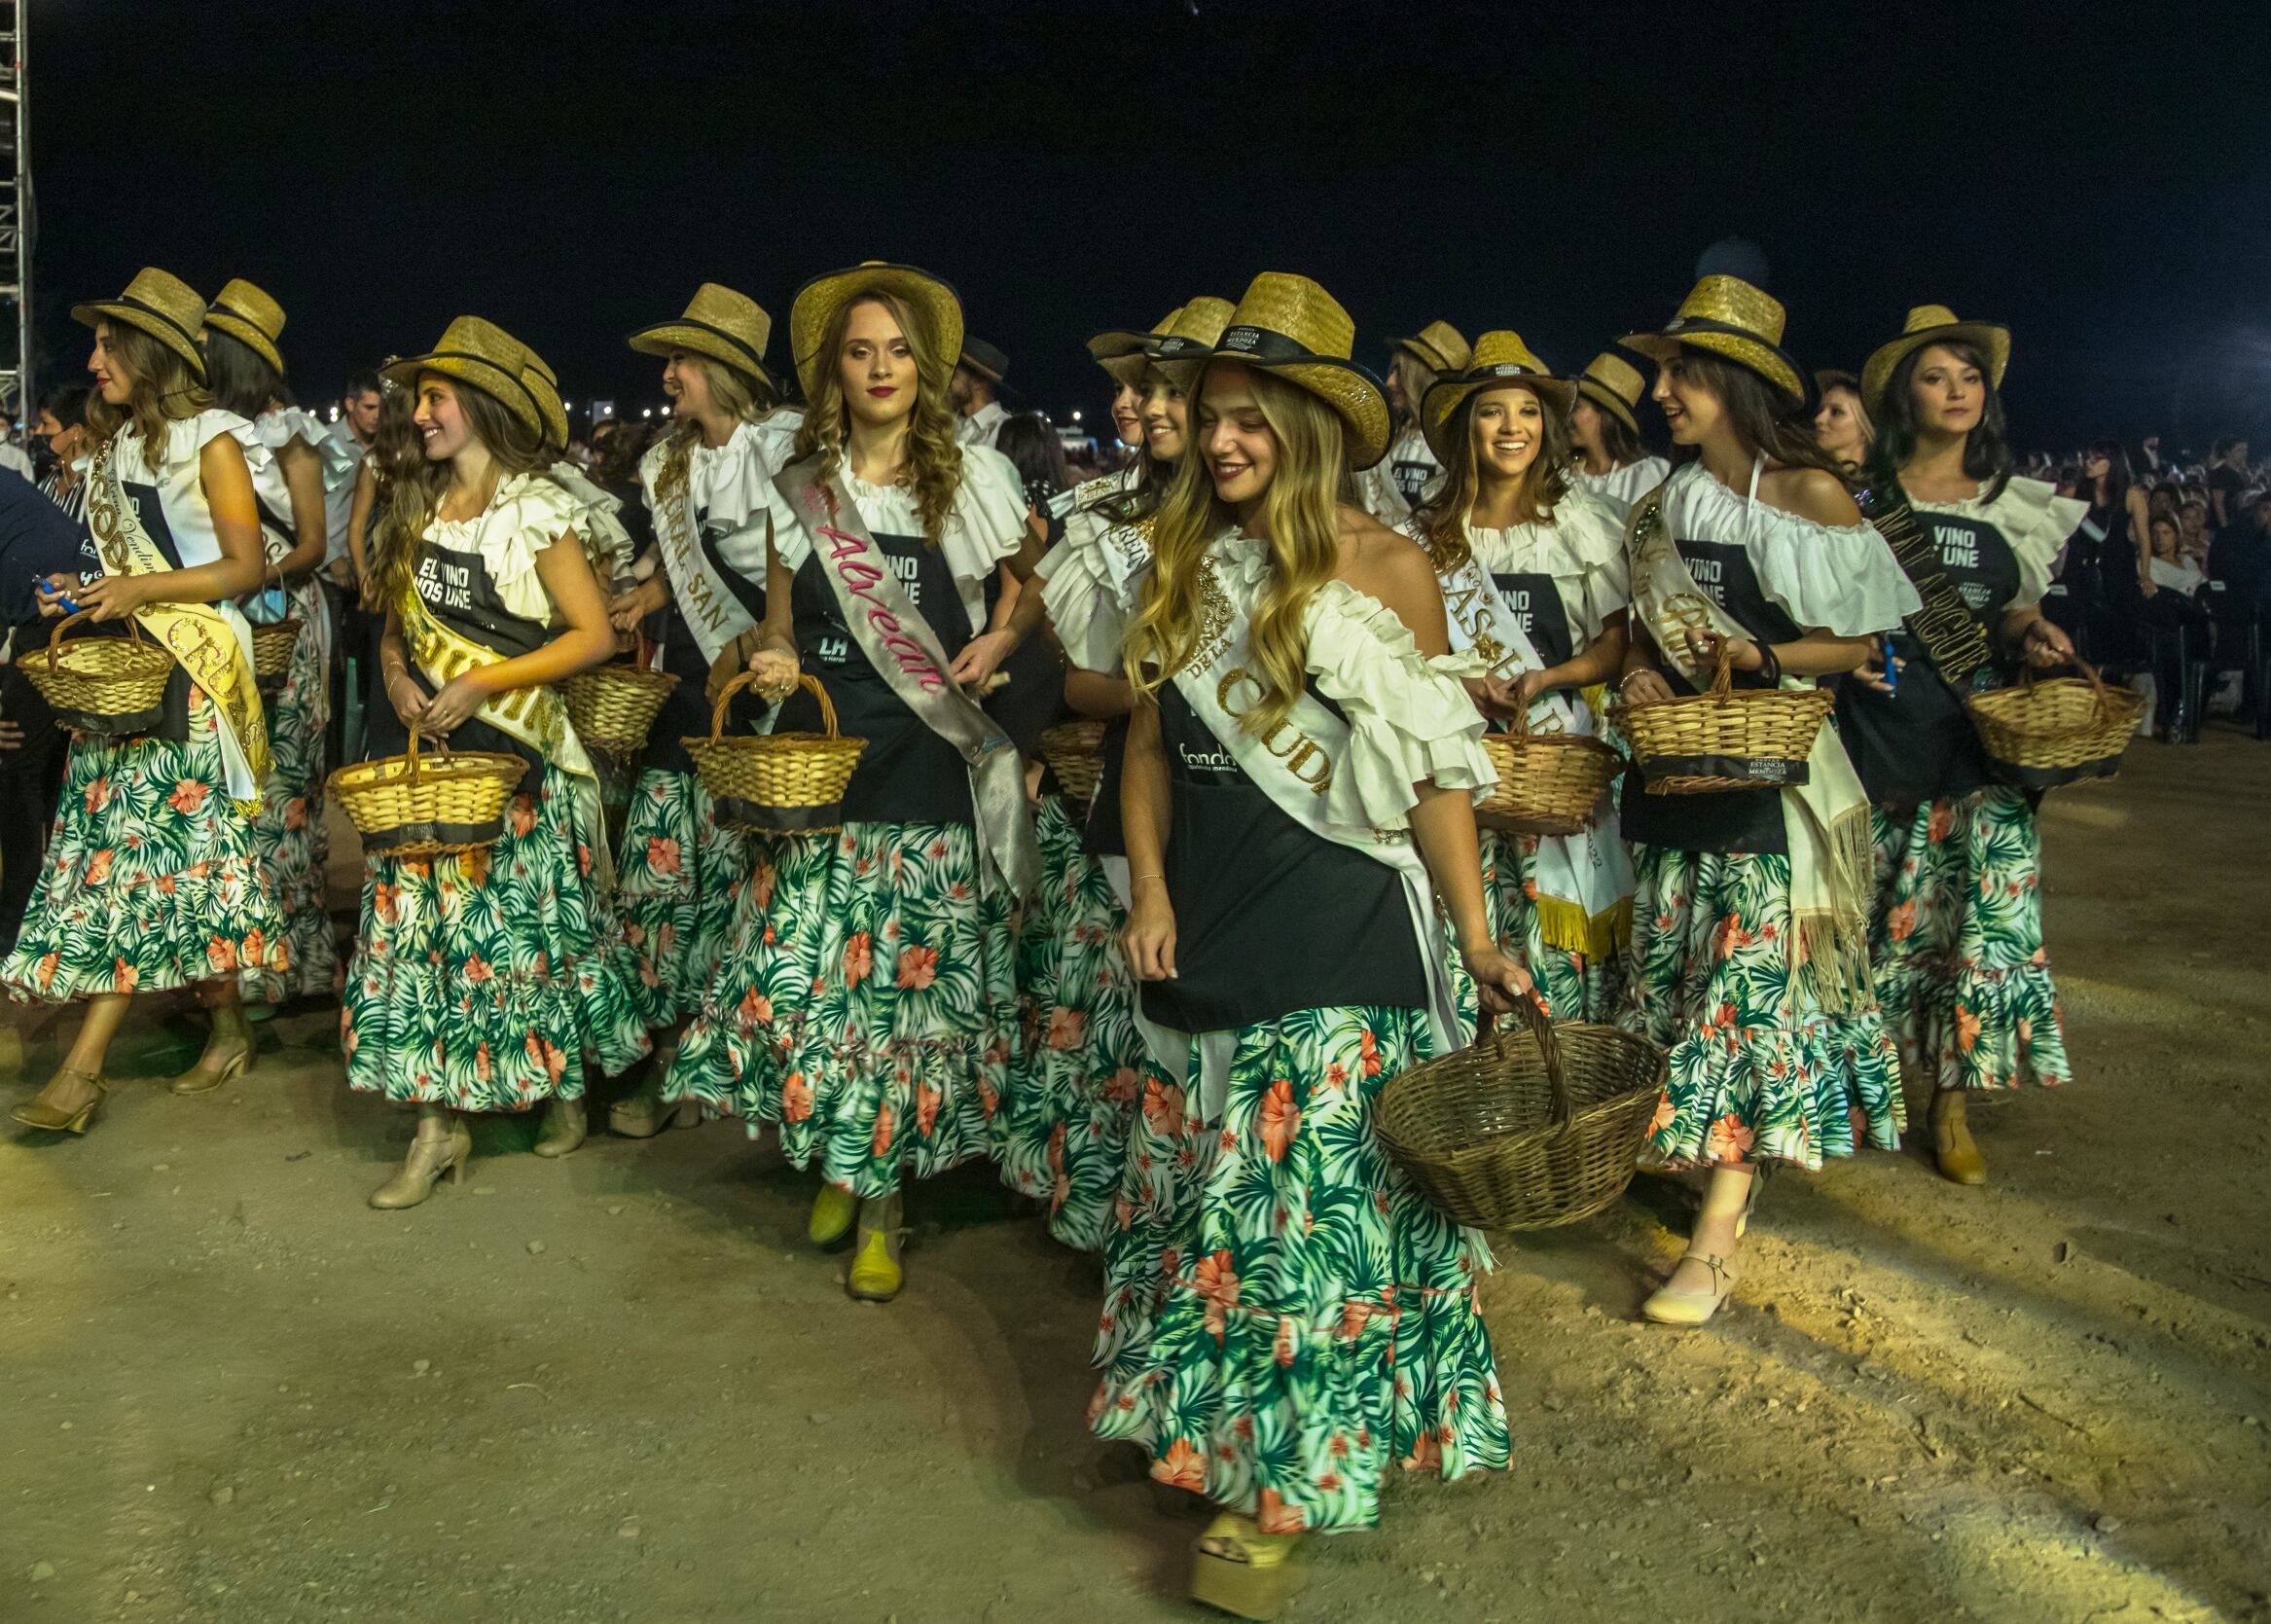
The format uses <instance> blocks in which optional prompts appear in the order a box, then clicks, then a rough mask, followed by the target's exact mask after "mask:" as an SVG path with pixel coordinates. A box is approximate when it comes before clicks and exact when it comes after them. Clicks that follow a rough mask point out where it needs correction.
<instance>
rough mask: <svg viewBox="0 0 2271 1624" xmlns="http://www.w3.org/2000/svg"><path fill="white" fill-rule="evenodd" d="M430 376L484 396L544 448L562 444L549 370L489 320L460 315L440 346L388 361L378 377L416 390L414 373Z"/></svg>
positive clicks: (561, 420)
mask: <svg viewBox="0 0 2271 1624" xmlns="http://www.w3.org/2000/svg"><path fill="white" fill-rule="evenodd" d="M427 372H435V373H440V374H441V375H442V376H443V377H444V378H449V379H455V380H457V381H458V382H460V383H468V384H471V385H472V386H473V387H474V388H476V389H479V390H480V391H481V392H482V393H483V394H485V395H487V396H488V397H489V398H490V399H491V400H493V401H495V402H496V403H497V404H498V405H500V406H502V407H503V408H504V409H505V410H506V411H507V412H510V413H511V414H512V415H513V416H514V417H515V418H516V419H517V420H518V421H519V422H520V423H521V424H522V425H523V427H525V428H526V429H527V430H528V432H529V433H530V434H533V435H534V436H535V437H536V439H537V441H538V443H539V444H540V445H546V446H549V445H551V444H552V443H553V440H554V437H555V434H556V433H557V435H558V437H559V441H560V442H561V443H562V444H564V443H565V442H566V440H567V415H566V413H565V411H564V410H562V409H561V408H560V406H559V391H558V390H557V389H555V388H554V387H553V386H552V384H551V382H550V381H549V379H551V377H552V370H551V369H550V368H549V367H547V366H545V364H544V363H543V361H542V360H540V359H538V357H537V356H536V354H535V352H534V351H532V350H531V349H529V347H528V346H527V345H526V344H524V343H522V342H521V341H520V340H519V339H516V338H514V337H513V335H512V334H510V333H508V332H506V331H505V330H504V329H503V328H501V327H499V326H497V325H496V324H495V323H494V322H490V321H484V320H482V319H481V317H479V316H459V317H458V318H457V319H456V320H455V321H452V322H451V324H450V329H449V331H448V332H446V333H444V334H443V335H442V342H441V343H438V344H436V345H435V346H434V347H433V348H432V349H430V350H428V351H427V352H426V353H425V354H423V355H411V356H406V357H405V358H403V359H402V360H399V361H395V362H392V363H390V364H389V365H388V366H387V367H386V368H385V369H384V370H383V371H382V372H381V373H380V375H379V376H380V377H382V378H386V379H392V380H393V381H394V382H397V383H403V384H408V385H410V386H412V387H414V388H415V386H416V384H417V379H418V374H420V373H427Z"/></svg>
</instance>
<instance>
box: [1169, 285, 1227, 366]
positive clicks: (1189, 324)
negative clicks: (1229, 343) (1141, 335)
mask: <svg viewBox="0 0 2271 1624" xmlns="http://www.w3.org/2000/svg"><path fill="white" fill-rule="evenodd" d="M1237 308H1238V307H1237V306H1235V305H1233V304H1231V302H1230V301H1229V300H1227V299H1216V298H1214V297H1212V296H1211V295H1209V294H1201V295H1200V296H1199V297H1198V298H1196V299H1194V300H1192V301H1191V302H1190V303H1189V304H1188V305H1185V306H1184V307H1182V308H1181V309H1179V310H1177V311H1176V312H1175V314H1174V319H1173V320H1172V321H1171V322H1169V323H1168V326H1167V331H1166V332H1164V333H1162V334H1160V335H1159V342H1158V343H1155V344H1153V345H1152V346H1151V355H1150V358H1151V359H1152V360H1153V361H1155V362H1157V363H1158V364H1159V365H1160V366H1162V367H1165V368H1167V369H1168V370H1169V371H1170V373H1171V374H1183V373H1187V372H1188V371H1189V367H1190V364H1192V363H1196V362H1200V361H1204V360H1206V359H1207V356H1208V353H1209V352H1211V351H1212V349H1213V348H1214V346H1215V345H1216V344H1217V343H1221V341H1222V330H1223V329H1224V328H1226V327H1228V326H1229V325H1230V318H1231V316H1232V315H1233V314H1235V313H1236V311H1237Z"/></svg>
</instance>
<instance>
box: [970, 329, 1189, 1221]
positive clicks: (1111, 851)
mask: <svg viewBox="0 0 2271 1624" xmlns="http://www.w3.org/2000/svg"><path fill="white" fill-rule="evenodd" d="M1230 309H1231V306H1230V301H1229V300H1227V299H1212V298H1206V297H1202V298H1198V299H1194V300H1192V301H1191V302H1190V303H1189V304H1187V305H1185V306H1183V307H1181V308H1179V309H1177V310H1175V311H1174V312H1173V313H1172V314H1171V315H1170V316H1168V317H1167V318H1166V319H1165V320H1164V321H1162V322H1161V323H1160V325H1159V327H1158V328H1157V329H1155V330H1153V331H1151V332H1148V333H1132V332H1117V333H1105V334H1100V335H1099V336H1098V337H1097V338H1094V339H1091V340H1090V341H1089V349H1090V352H1091V353H1092V354H1094V355H1096V356H1097V358H1098V361H1099V364H1100V365H1101V366H1102V367H1103V368H1104V370H1105V371H1106V372H1107V373H1109V374H1111V375H1112V377H1113V378H1114V379H1115V380H1120V379H1133V380H1134V382H1135V385H1137V395H1138V399H1139V402H1140V406H1139V410H1140V413H1141V417H1142V423H1143V429H1142V440H1143V451H1142V455H1141V456H1139V457H1138V458H1137V459H1136V460H1135V463H1134V464H1133V465H1132V466H1131V467H1130V468H1128V469H1126V470H1123V471H1122V472H1121V473H1119V474H1114V475H1107V476H1106V477H1105V478H1103V479H1099V480H1093V481H1091V482H1089V483H1088V484H1087V485H1085V486H1082V487H1080V488H1079V490H1078V491H1077V492H1076V496H1077V501H1076V503H1075V506H1074V507H1073V510H1072V512H1071V513H1070V514H1069V515H1067V516H1066V518H1065V521H1064V536H1063V540H1062V541H1060V542H1059V543H1058V544H1057V545H1056V546H1055V547H1054V548H1052V549H1050V551H1049V553H1048V555H1047V556H1046V557H1045V558H1043V559H1041V562H1040V564H1039V566H1038V568H1037V570H1036V572H1035V573H1036V574H1037V575H1038V576H1039V577H1040V579H1041V581H1042V583H1043V586H1042V590H1041V591H1040V592H1039V593H1036V594H1034V595H1032V596H1031V599H1030V600H1029V602H1028V600H1027V599H1025V598H1021V599H1020V600H1019V604H1018V610H1017V615H1016V618H1015V619H1014V620H1013V622H1012V624H1013V625H1018V626H1020V629H1021V631H1022V630H1023V625H1024V624H1025V623H1027V617H1030V618H1031V620H1033V621H1037V620H1038V618H1039V611H1040V610H1041V608H1042V607H1043V606H1044V604H1045V606H1046V610H1047V614H1048V618H1049V621H1050V624H1051V626H1052V627H1053V629H1054V630H1055V632H1056V633H1057V635H1058V637H1059V639H1060V640H1061V641H1062V642H1063V646H1064V652H1065V656H1066V659H1067V662H1068V668H1067V669H1066V671H1065V676H1064V695H1065V699H1066V702H1067V703H1068V704H1070V705H1071V707H1072V708H1073V709H1074V710H1075V711H1077V712H1079V713H1080V714H1081V715H1083V716H1089V717H1096V718H1100V719H1101V720H1102V721H1103V722H1104V724H1105V725H1104V734H1103V740H1102V742H1101V746H1100V750H1101V756H1102V760H1101V762H1100V764H1099V771H1098V774H1097V780H1096V789H1095V793H1094V794H1093V796H1092V797H1091V799H1090V803H1089V806H1088V809H1087V818H1086V822H1085V824H1084V823H1082V822H1080V821H1078V820H1077V816H1078V812H1079V809H1078V808H1077V807H1070V806H1067V805H1066V804H1065V802H1064V801H1063V798H1062V797H1061V796H1051V795H1044V796H1043V797H1042V798H1041V802H1040V806H1039V810H1038V812H1037V814H1036V816H1035V818H1034V825H1035V828H1036V831H1037V833H1038V836H1039V841H1040V848H1041V886H1040V891H1039V894H1038V895H1037V896H1036V897H1035V898H1034V901H1033V905H1032V907H1031V908H1030V909H1028V910H1027V932H1026V934H1027V940H1028V941H1033V942H1037V944H1038V949H1039V963H1038V965H1037V968H1035V969H1034V973H1032V974H1031V975H1030V976H1029V977H1028V978H1027V979H1026V984H1025V985H1024V986H1022V987H1021V989H1020V991H1021V993H1022V994H1023V995H1024V997H1025V1000H1026V1003H1027V1007H1028V1008H1029V1009H1031V1010H1032V1011H1033V1015H1032V1017H1029V1018H1030V1019H1034V1020H1036V1021H1037V1023H1038V1025H1039V1032H1038V1034H1037V1042H1036V1043H1035V1045H1034V1047H1035V1049H1036V1051H1037V1052H1036V1053H1035V1055H1034V1057H1033V1065H1032V1067H1031V1071H1030V1074H1029V1076H1028V1078H1027V1080H1026V1081H1025V1083H1024V1084H1023V1085H1022V1086H1021V1087H1020V1089H1019V1090H1018V1092H1017V1093H1016V1094H1015V1095H1014V1096H1013V1097H1012V1100H1011V1102H1010V1105H1011V1108H1010V1110H1009V1111H1008V1113H1007V1121H1006V1123H1005V1124H1004V1126H1003V1129H1002V1132H1001V1136H1000V1137H1001V1151H1000V1154H1001V1173H1002V1179H1003V1181H1004V1182H1005V1183H1007V1184H1009V1185H1010V1187H1011V1188H1013V1189H1018V1190H1022V1191H1024V1192H1026V1193H1027V1194H1030V1195H1034V1196H1041V1197H1045V1198H1046V1199H1047V1200H1048V1202H1049V1232H1050V1233H1051V1234H1052V1235H1054V1236H1055V1237H1056V1238H1057V1239H1058V1240H1060V1241H1062V1242H1063V1243H1064V1244H1065V1245H1069V1246H1076V1247H1078V1248H1080V1249H1081V1250H1083V1251H1097V1250H1099V1249H1101V1247H1102V1246H1103V1245H1104V1239H1105V1237H1106V1235H1107V1234H1108V1233H1109V1231H1110V1230H1111V1228H1112V1226H1113V1224H1114V1222H1115V1209H1116V1207H1117V1203H1118V1201H1119V1198H1120V1196H1121V1195H1122V1193H1123V1192H1122V1175H1123V1172H1124V1170H1125V1168H1126V1166H1127V1163H1128V1158H1129V1155H1130V1154H1131V1138H1130V1136H1131V1135H1132V1134H1133V1135H1134V1136H1135V1141H1134V1151H1133V1153H1134V1155H1135V1157H1136V1158H1138V1159H1139V1160H1141V1159H1144V1158H1145V1157H1146V1156H1147V1153H1148V1150H1149V1149H1154V1148H1158V1147H1156V1146H1149V1145H1147V1142H1146V1137H1145V1131H1144V1125H1143V1118H1142V1113H1141V1111H1140V1110H1139V1109H1138V1106H1139V1105H1140V1103H1141V1101H1142V1096H1143V1084H1144V1076H1145V1066H1146V1064H1147V1062H1146V1055H1147V1051H1146V1049H1145V1046H1144V1042H1143V1038H1142V1035H1141V1034H1140V1032H1139V1031H1138V1030H1137V1028H1136V1017H1135V987H1134V983H1133V981H1132V979H1131V978H1130V976H1129V974H1128V963H1127V959H1126V957H1125V956H1123V955H1122V953H1121V952H1120V927H1121V925H1122V924H1123V923H1125V922H1126V920H1127V909H1128V858H1127V853H1126V847H1125V845H1124V843H1123V842H1122V840H1121V836H1120V764H1121V758H1122V755H1123V753H1124V751H1125V749H1126V747H1127V741H1128V714H1129V711H1130V710H1131V708H1132V707H1133V705H1134V701H1135V690H1134V689H1132V688H1131V687H1130V686H1129V685H1128V678H1127V675H1126V672H1125V669H1124V668H1123V667H1122V664H1121V659H1120V640H1121V637H1122V635H1123V634H1124V633H1125V632H1126V630H1127V619H1128V615H1129V613H1130V612H1131V611H1132V608H1133V604H1132V602H1131V600H1130V598H1129V595H1128V594H1129V591H1130V589H1131V588H1132V587H1133V585H1134V583H1135V579H1136V578H1137V576H1138V575H1139V573H1140V571H1141V570H1142V568H1143V566H1144V565H1145V564H1147V563H1149V562H1150V559H1151V543H1150V538H1149V535H1148V533H1147V531H1146V530H1145V528H1144V523H1143V522H1144V520H1145V519H1147V518H1148V517H1149V516H1150V514H1151V513H1152V512H1153V510H1154V509H1156V507H1157V506H1158V503H1159V496H1160V492H1161V490H1162V489H1163V488H1164V487H1165V486H1166V484H1167V482H1168V481H1170V480H1172V478H1173V477H1174V470H1175V467H1176V465H1177V463H1178V462H1179V461H1180V460H1181V458H1182V456H1183V450H1184V446H1185V443H1186V437H1187V435H1188V432H1189V426H1190V424H1189V411H1188V402H1187V400H1186V395H1185V391H1186V390H1187V389H1188V388H1189V387H1190V384H1191V381H1192V378H1191V373H1192V371H1193V369H1194V367H1195V363H1193V362H1191V361H1188V360H1177V359H1176V358H1175V357H1177V356H1179V355H1188V354H1191V353H1194V352H1200V351H1204V349H1206V348H1207V347H1208V346H1209V345H1211V344H1212V343H1214V341H1215V339H1216V338H1217V337H1219V336H1220V334H1221V332H1222V329H1223V326H1224V325H1225V324H1226V323H1227V322H1228V321H1229V319H1230ZM1036 917H1038V918H1039V919H1040V920H1041V924H1040V925H1039V927H1038V928H1036V927H1035V926H1034V924H1033V922H1032V921H1033V920H1034V919H1035V918H1036ZM1021 954H1027V949H1026V947H1025V944H1024V943H1021ZM1031 962H1032V960H1031V957H1030V956H1029V954H1028V955H1027V964H1028V965H1030V964H1031ZM1167 1155H1168V1157H1170V1158H1172V1146H1171V1147H1168V1148H1167ZM1146 1165H1148V1166H1152V1167H1154V1168H1158V1169H1159V1170H1160V1172H1161V1173H1162V1174H1163V1176H1164V1173H1165V1169H1164V1166H1163V1165H1162V1164H1161V1162H1160V1161H1158V1160H1157V1159H1153V1160H1150V1161H1149V1162H1147V1164H1146Z"/></svg>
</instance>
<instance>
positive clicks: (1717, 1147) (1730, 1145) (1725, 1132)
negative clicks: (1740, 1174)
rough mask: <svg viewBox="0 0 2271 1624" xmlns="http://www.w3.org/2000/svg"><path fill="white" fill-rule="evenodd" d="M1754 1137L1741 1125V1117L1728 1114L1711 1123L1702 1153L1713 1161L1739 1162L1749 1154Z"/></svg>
mask: <svg viewBox="0 0 2271 1624" xmlns="http://www.w3.org/2000/svg"><path fill="white" fill-rule="evenodd" d="M1753 1142H1754V1137H1753V1136H1752V1134H1751V1132H1750V1130H1749V1129H1748V1128H1747V1127H1745V1126H1744V1125H1743V1120H1742V1118H1740V1117H1738V1116H1734V1115H1732V1114H1729V1115H1727V1116H1723V1117H1720V1118H1719V1119H1718V1120H1717V1121H1716V1122H1714V1123H1712V1131H1711V1134H1710V1135H1709V1136H1708V1137H1707V1138H1706V1139H1705V1141H1704V1154H1705V1156H1707V1157H1709V1158H1710V1159H1711V1160H1712V1161H1714V1162H1740V1161H1742V1160H1743V1159H1744V1158H1745V1157H1746V1156H1748V1155H1749V1154H1750V1146H1751V1144H1752V1143H1753Z"/></svg>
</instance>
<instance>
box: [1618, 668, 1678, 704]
mask: <svg viewBox="0 0 2271 1624" xmlns="http://www.w3.org/2000/svg"><path fill="white" fill-rule="evenodd" d="M1616 697H1617V698H1618V699H1619V700H1621V701H1623V702H1624V703H1625V704H1658V703H1660V702H1661V701H1664V700H1669V699H1676V698H1677V697H1678V696H1677V695H1676V694H1674V693H1673V692H1672V684H1671V683H1669V682H1667V681H1665V680H1664V673H1663V672H1662V671H1659V670H1658V669H1656V668H1655V667H1653V666H1636V667H1634V668H1632V669H1631V670H1629V671H1627V672H1625V676H1624V681H1622V682H1620V683H1619V684H1617V689H1616Z"/></svg>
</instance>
